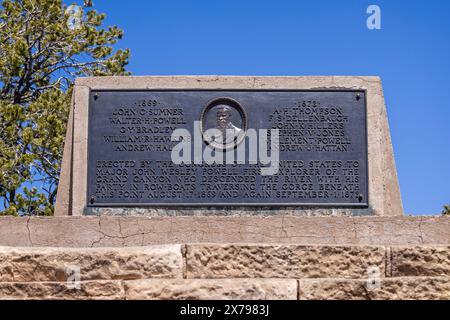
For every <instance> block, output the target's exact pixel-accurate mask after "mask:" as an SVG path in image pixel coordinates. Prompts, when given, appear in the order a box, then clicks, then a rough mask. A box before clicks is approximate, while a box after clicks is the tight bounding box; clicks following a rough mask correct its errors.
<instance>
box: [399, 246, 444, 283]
mask: <svg viewBox="0 0 450 320" xmlns="http://www.w3.org/2000/svg"><path fill="white" fill-rule="evenodd" d="M391 259H392V260H391V261H392V276H393V277H402V276H432V277H439V276H448V277H450V246H420V247H419V246H415V247H393V248H391Z"/></svg>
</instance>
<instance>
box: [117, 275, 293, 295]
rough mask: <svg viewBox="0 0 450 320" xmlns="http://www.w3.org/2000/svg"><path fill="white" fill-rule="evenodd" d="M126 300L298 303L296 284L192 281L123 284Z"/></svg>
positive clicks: (144, 281)
mask: <svg viewBox="0 0 450 320" xmlns="http://www.w3.org/2000/svg"><path fill="white" fill-rule="evenodd" d="M124 283H125V292H126V299H129V300H141V299H146V300H175V299H176V300H297V287H298V284H297V281H296V280H292V279H290V280H286V279H283V280H281V279H214V280H212V279H200V280H199V279H195V280H189V279H188V280H186V279H180V280H166V279H164V280H159V279H158V280H157V279H151V280H133V281H125V282H124Z"/></svg>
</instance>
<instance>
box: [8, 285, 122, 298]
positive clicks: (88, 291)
mask: <svg viewBox="0 0 450 320" xmlns="http://www.w3.org/2000/svg"><path fill="white" fill-rule="evenodd" d="M72 285H73V284H68V283H66V282H26V283H24V282H21V283H18V282H0V300H118V299H124V298H125V294H124V289H123V284H122V282H121V281H83V282H81V283H79V288H74V287H72Z"/></svg>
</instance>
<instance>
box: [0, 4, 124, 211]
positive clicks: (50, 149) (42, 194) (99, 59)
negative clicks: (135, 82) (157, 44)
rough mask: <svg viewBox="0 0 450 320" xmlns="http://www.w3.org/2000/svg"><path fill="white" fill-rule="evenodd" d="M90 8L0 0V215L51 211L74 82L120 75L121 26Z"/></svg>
mask: <svg viewBox="0 0 450 320" xmlns="http://www.w3.org/2000/svg"><path fill="white" fill-rule="evenodd" d="M91 6H92V5H91V1H85V5H83V6H82V7H77V6H74V5H72V6H70V7H67V6H66V5H64V4H63V3H62V1H61V0H2V1H1V7H0V215H2V214H3V215H52V214H53V210H54V204H55V200H56V191H57V187H58V179H59V174H60V163H61V158H62V150H63V144H64V137H65V133H66V124H67V118H68V113H69V108H70V100H71V93H72V86H73V81H74V79H75V78H76V77H79V76H105V75H126V74H128V73H127V72H126V70H125V66H126V65H127V63H128V58H129V50H115V49H114V45H115V44H116V42H117V41H118V40H119V39H121V38H122V35H123V32H122V30H120V29H119V28H118V27H117V26H112V27H108V28H104V27H102V24H103V20H104V18H105V15H104V14H99V13H97V12H96V11H95V10H94V9H92V8H91Z"/></svg>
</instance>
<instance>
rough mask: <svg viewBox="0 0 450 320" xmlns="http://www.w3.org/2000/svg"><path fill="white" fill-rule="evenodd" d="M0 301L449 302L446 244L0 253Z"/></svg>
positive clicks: (449, 267) (449, 263)
mask: <svg viewBox="0 0 450 320" xmlns="http://www.w3.org/2000/svg"><path fill="white" fill-rule="evenodd" d="M73 266H78V267H79V268H80V272H81V273H80V276H81V278H80V281H81V282H79V283H78V288H76V287H73V286H74V285H75V284H76V283H74V282H71V281H68V280H70V279H69V278H68V276H69V275H68V273H67V270H68V269H67V268H73ZM0 299H286V300H297V299H450V247H449V246H388V247H386V246H350V245H347V246H303V245H287V244H270V245H269V244H267V245H254V244H186V245H165V246H150V247H134V248H72V249H69V248H10V247H0Z"/></svg>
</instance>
